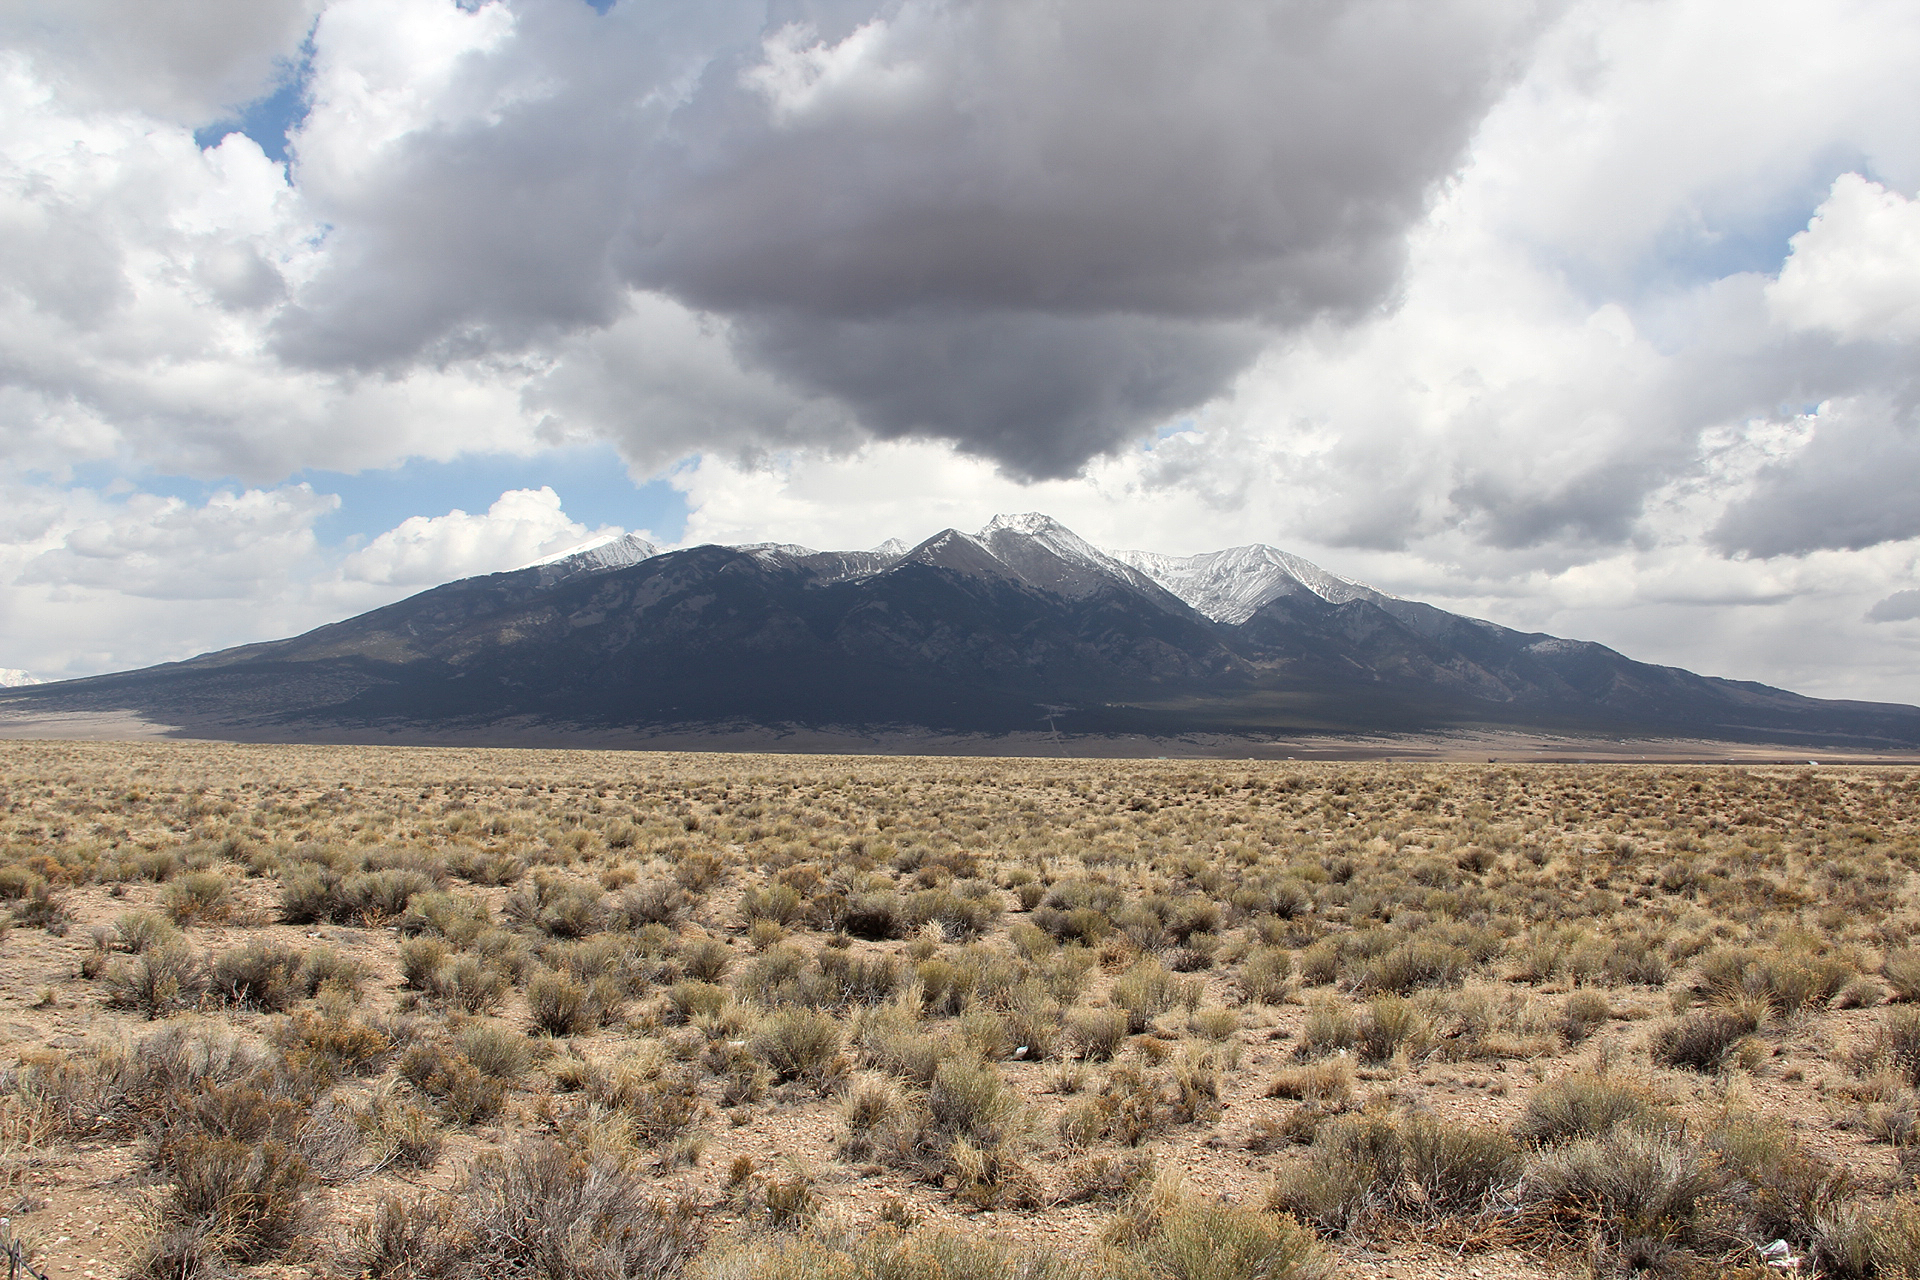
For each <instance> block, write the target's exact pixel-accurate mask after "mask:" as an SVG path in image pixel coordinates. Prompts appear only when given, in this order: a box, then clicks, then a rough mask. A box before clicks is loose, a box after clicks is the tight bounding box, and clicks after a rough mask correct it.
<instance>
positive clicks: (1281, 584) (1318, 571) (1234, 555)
mask: <svg viewBox="0 0 1920 1280" xmlns="http://www.w3.org/2000/svg"><path fill="white" fill-rule="evenodd" d="M1113 556H1114V558H1115V559H1116V560H1119V561H1121V562H1122V563H1124V564H1128V565H1131V566H1132V567H1133V568H1135V569H1138V570H1139V571H1140V572H1141V573H1144V574H1146V575H1147V576H1148V577H1150V578H1152V579H1153V580H1154V581H1155V582H1158V583H1159V584H1160V585H1161V586H1163V587H1165V588H1166V589H1167V590H1168V591H1171V592H1172V593H1173V594H1174V595H1176V596H1179V597H1180V598H1181V599H1182V600H1184V601H1186V602H1187V603H1188V604H1190V605H1192V606H1193V607H1194V608H1195V609H1196V610H1198V611H1199V612H1201V613H1204V614H1205V615H1206V616H1207V617H1209V618H1212V619H1213V620H1214V621H1215V622H1225V623H1229V624H1238V623H1242V622H1245V621H1246V620H1247V619H1248V618H1250V617H1252V616H1253V615H1254V613H1255V611H1256V610H1258V609H1259V608H1260V606H1262V605H1264V604H1267V603H1269V602H1271V601H1274V600H1278V599H1280V598H1281V597H1282V596H1289V595H1292V594H1294V593H1295V592H1298V591H1305V592H1308V593H1310V594H1312V595H1316V596H1318V597H1320V598H1321V599H1322V600H1325V601H1327V602H1328V603H1329V604H1345V603H1346V602H1347V601H1349V600H1370V601H1372V602H1373V603H1375V604H1379V603H1382V602H1384V601H1389V600H1392V599H1394V597H1392V596H1389V595H1387V594H1386V593H1385V592H1381V591H1375V590H1374V589H1373V588H1372V587H1369V586H1367V585H1365V584H1364V583H1359V582H1354V581H1352V580H1351V579H1348V578H1343V577H1341V576H1340V575H1339V574H1337V573H1328V572H1327V571H1326V570H1325V569H1322V568H1321V567H1320V566H1319V565H1317V564H1314V563H1313V562H1312V561H1309V560H1303V559H1301V558H1300V557H1299V556H1296V555H1292V554H1289V553H1288V552H1285V551H1281V550H1279V549H1277V548H1275V547H1269V546H1265V545H1262V544H1259V543H1255V544H1254V545H1252V546H1245V547H1229V548H1227V549H1226V550H1224V551H1208V552H1205V553H1203V554H1201V555H1197V556H1167V555H1160V554H1158V553H1156V552H1152V551H1116V552H1114V553H1113Z"/></svg>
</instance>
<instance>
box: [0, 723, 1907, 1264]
mask: <svg viewBox="0 0 1920 1280" xmlns="http://www.w3.org/2000/svg"><path fill="white" fill-rule="evenodd" d="M1917 816H1920V769H1916V768H1910V767H1905V766H1900V765H1843V766H1834V765H1823V766H1810V765H1785V766H1783V765H1733V764H1716V765H1672V764H1632V763H1606V764H1589V765H1577V764H1544V763H1498V764H1478V763H1459V762H1451V763H1449V762H1436V761H1420V762H1321V761H1313V762H1309V761H1285V760H1260V761H1236V760H1225V759H1207V760H1196V759H1178V760H1168V761H1158V760H1137V759H1136V760H1122V759H1105V760H1086V759H1055V760H1048V759H1004V758H1003V759H996V758H935V757H914V756H888V757H881V756H870V757H857V756H793V755H788V756H776V755H745V754H725V755H723V754H691V753H664V752H612V751H598V752H586V751H576V752H568V751H515V750H483V749H465V748H460V749H455V748H445V749H442V748H427V747H413V748H403V747H369V746H360V747H347V746H341V747H278V746H267V745H228V744H217V743H180V742H138V743H105V742H25V741H21V742H13V743H0V908H3V909H4V912H5V917H6V920H7V922H8V927H7V928H6V930H5V933H4V939H3V940H0V974H3V975H4V982H0V1037H3V1038H4V1039H3V1041H0V1063H4V1066H5V1079H4V1081H0V1200H3V1201H4V1203H0V1216H4V1217H5V1218H6V1220H7V1225H6V1228H5V1230H6V1231H7V1232H8V1233H9V1237H8V1238H9V1239H10V1240H12V1241H14V1242H17V1243H18V1244H19V1246H20V1249H21V1257H22V1258H23V1260H24V1261H26V1262H27V1263H29V1264H31V1265H32V1266H33V1267H34V1268H35V1269H37V1270H38V1271H40V1272H42V1273H44V1274H46V1275H47V1276H49V1277H51V1278H52V1280H103V1278H104V1277H109V1276H115V1277H117V1276H138V1277H151V1278H153V1280H160V1278H161V1277H169V1278H177V1280H191V1278H192V1277H215V1276H271V1277H288V1278H292V1277H318V1276H335V1275H358V1276H369V1277H393V1278H395V1280H400V1278H418V1280H459V1278H462V1277H480V1276H498V1275H514V1276H540V1277H553V1278H554V1280H562V1278H564V1280H575V1278H577V1280H603V1278H604V1280H615V1278H618V1280H627V1278H630V1277H631V1278H634V1280H640V1278H643V1277H644V1278H645V1280H679V1278H680V1277H687V1278H688V1280H789V1278H791V1280H800V1278H801V1277H807V1278H808V1280H816V1278H817V1277H822V1276H826V1277H835V1278H838V1277H847V1278H849V1280H856V1278H857V1280H895V1278H897V1280H908V1278H909V1277H915V1278H917V1277H930V1276H936V1275H937V1276H941V1277H950V1278H951V1280H975V1278H976V1277H978V1280H1002V1278H1003V1277H1005V1276H1007V1275H1009V1274H1012V1275H1017V1276H1024V1277H1032V1278H1033V1280H1055V1278H1058V1280H1078V1278H1080V1277H1086V1280H1104V1278H1105V1277H1109V1276H1111V1277H1116V1278H1118V1277H1138V1278H1139V1280H1291V1278H1292V1277H1310V1276H1347V1275H1351V1276H1389V1275H1397V1276H1437V1277H1452V1276H1502V1277H1526V1276H1564V1275H1615V1274H1630V1273H1635V1272H1644V1273H1652V1274H1662V1275H1742V1274H1747V1275H1756V1276H1758V1275H1781V1274H1797V1275H1803V1276H1810V1275H1824V1276H1845V1277H1869V1276H1886V1277H1897V1276H1903V1275H1910V1274H1920V1194H1917V1193H1916V1184H1915V1180H1914V1179H1915V1175H1916V1174H1920V1091H1917V1090H1920V949H1916V947H1915V945H1914V937H1915V935H1916V934H1920V894H1917V893H1916V890H1920V883H1917V882H1916V877H1915V869H1916V864H1917V863H1920V828H1917V827H1916V817H1917Z"/></svg>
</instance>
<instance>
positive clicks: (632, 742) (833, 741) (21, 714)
mask: <svg viewBox="0 0 1920 1280" xmlns="http://www.w3.org/2000/svg"><path fill="white" fill-rule="evenodd" d="M8 739H12V740H17V741H70V742H139V741H159V740H166V739H180V740H189V741H205V742H243V743H263V744H267V743H284V744H288V745H337V746H432V747H501V748H512V749H519V750H527V749H534V750H540V749H546V750H599V751H690V752H701V751H714V752H729V753H742V752H746V753H768V754H795V755H855V756H858V755H882V756H975V757H994V756H1002V757H1015V758H1021V757H1027V758H1039V759H1089V760H1142V759H1231V760H1406V761H1420V760H1435V761H1470V762H1483V763H1492V762H1500V763H1518V762H1525V761H1535V762H1539V763H1545V764H1566V763H1581V762H1589V761H1590V762H1592V763H1596V764H1601V763H1606V764H1618V763H1630V762H1636V761H1646V762H1648V763H1660V764H1675V763H1695V762H1697V763H1727V764H1804V763H1809V762H1818V763H1820V764H1920V751H1915V750H1912V749H1904V750H1902V749H1889V750H1861V749H1858V748H1847V749H1842V750H1828V749H1824V748H1809V747H1807V746H1804V745H1800V746H1795V745H1791V744H1788V745H1782V744H1779V743H1742V742H1720V741H1714V740H1712V739H1707V738H1681V737H1646V738H1614V737H1603V736H1597V735H1596V736H1586V735H1576V734H1566V733H1537V732H1525V731H1519V730H1510V729H1487V730H1458V731H1451V732H1435V733H1402V734H1389V733H1376V734H1300V735H1291V736H1280V735H1248V736H1241V735H1234V734H1217V733H1191V734H1181V735H1177V736H1173V737H1149V736H1146V735H1141V734H1122V735H1100V734H1058V735H1050V734H1046V733H1008V734H984V733H982V734H952V733H937V732H933V731H931V730H923V729H899V730H890V731H862V730H858V729H846V730H841V729H834V728H811V727H807V726H802V725H791V726H784V727H772V728H770V727H766V726H760V725H734V726H727V725H716V726H672V727H666V728H662V729H658V730H647V731H619V730H607V729H597V728H577V729H574V728H567V727H564V726H556V725H552V724H543V723H537V722H533V721H508V722H502V723H495V724H490V725H481V726H473V727H470V728H423V727H419V726H412V725H387V726H370V727H365V728H347V727H342V726H339V725H321V724H306V725H303V724H299V723H291V724H271V725H235V724H231V723H223V722H217V721H204V722H199V723H192V722H189V723H160V722H157V721H155V720H152V719H149V718H147V717H146V716H144V715H142V714H141V713H139V712H136V711H131V710H126V711H70V712H37V711H36V712H25V711H21V710H18V709H0V740H8Z"/></svg>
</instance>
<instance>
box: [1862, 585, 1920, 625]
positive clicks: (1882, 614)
mask: <svg viewBox="0 0 1920 1280" xmlns="http://www.w3.org/2000/svg"><path fill="white" fill-rule="evenodd" d="M1912 618H1920V591H1914V590H1908V591H1896V592H1894V593H1893V594H1892V595H1890V596H1888V597H1887V598H1886V599H1884V600H1879V601H1876V602H1875V603H1874V606H1873V608H1871V609H1869V610H1867V621H1869V622H1906V621H1908V620H1909V619H1912Z"/></svg>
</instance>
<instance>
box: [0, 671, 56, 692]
mask: <svg viewBox="0 0 1920 1280" xmlns="http://www.w3.org/2000/svg"><path fill="white" fill-rule="evenodd" d="M45 683H46V681H45V680H42V679H41V678H40V677H38V676H36V675H34V674H33V673H32V672H29V671H23V670H21V669H20V668H19V667H0V689H24V688H26V687H27V686H28V685H30V684H45Z"/></svg>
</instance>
